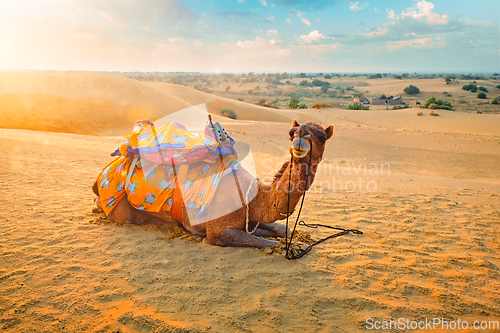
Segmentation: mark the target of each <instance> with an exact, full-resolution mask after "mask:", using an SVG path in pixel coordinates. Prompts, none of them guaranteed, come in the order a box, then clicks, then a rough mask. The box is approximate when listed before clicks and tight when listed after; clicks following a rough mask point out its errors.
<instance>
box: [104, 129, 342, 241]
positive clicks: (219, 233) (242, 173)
mask: <svg viewBox="0 0 500 333" xmlns="http://www.w3.org/2000/svg"><path fill="white" fill-rule="evenodd" d="M308 133H311V134H312V135H311V140H310V142H311V144H312V150H311V149H309V151H308V152H307V155H305V156H304V157H302V158H298V157H296V156H294V155H292V159H293V163H292V164H291V165H290V163H289V162H286V163H284V164H283V166H282V167H281V169H280V170H279V171H278V172H277V173H276V175H275V176H274V180H273V182H272V184H266V183H263V182H261V181H259V180H257V181H256V182H254V184H253V187H257V188H258V191H257V194H256V196H255V198H254V199H253V200H252V201H251V202H250V203H249V207H248V212H249V222H250V223H249V230H253V228H254V227H255V225H256V224H257V222H260V225H259V227H258V228H257V230H256V231H255V232H254V234H253V235H250V234H248V233H247V232H246V231H245V218H246V207H241V208H239V209H236V210H234V211H232V212H229V213H227V212H225V211H224V209H225V207H227V205H228V203H234V200H238V201H240V199H239V196H238V195H234V194H235V190H234V188H235V184H234V178H233V177H230V176H225V177H223V178H222V179H221V181H220V183H219V187H218V191H217V192H216V195H215V197H214V199H213V201H212V203H211V205H210V210H209V215H208V216H207V217H206V220H207V222H204V223H201V224H197V225H194V226H192V225H191V224H190V222H189V217H188V214H187V211H186V208H184V209H183V213H182V224H181V223H179V222H178V221H175V220H174V219H173V218H172V215H171V214H170V212H163V213H148V212H144V211H138V210H136V209H134V208H133V207H132V206H131V205H130V204H129V203H128V201H127V200H122V201H121V202H120V203H119V204H118V205H117V206H116V207H115V208H114V210H113V211H112V213H111V215H110V218H111V219H112V220H113V221H115V222H116V223H135V224H144V223H150V224H155V225H160V224H165V223H167V224H173V225H179V226H182V227H184V228H185V229H186V230H188V231H189V232H191V233H193V234H197V235H200V236H206V237H207V240H208V241H209V242H210V243H211V244H214V245H220V246H247V247H258V248H264V247H272V246H274V245H278V242H276V241H272V240H268V239H264V238H261V237H259V236H264V237H285V235H286V232H287V231H286V227H285V226H284V225H283V224H280V223H275V222H276V221H278V220H283V219H285V218H286V216H283V215H281V214H279V213H278V212H277V210H278V211H279V212H281V213H286V212H287V199H288V195H287V190H288V179H289V177H290V179H291V184H293V185H298V186H293V188H292V190H291V192H290V202H289V207H290V212H291V211H293V210H294V208H295V206H296V205H297V203H298V202H299V200H300V198H301V197H302V195H303V194H304V192H305V191H307V190H308V189H309V187H310V186H311V184H312V182H313V180H314V175H315V173H316V168H317V166H318V164H319V162H320V161H321V158H322V156H323V153H324V150H325V142H326V140H328V139H330V138H331V137H332V135H333V125H330V126H329V127H328V128H326V129H323V127H321V125H319V124H316V123H314V122H307V123H304V124H302V125H300V126H299V124H298V123H297V121H296V120H295V119H294V120H293V124H292V129H291V130H290V140H291V141H292V146H294V147H309V143H308V142H309V140H308V139H305V138H304V136H306V137H307V134H308ZM304 140H307V142H305V141H304ZM292 151H293V148H292V147H291V148H290V152H291V153H292ZM311 151H312V156H311ZM309 159H311V170H308V163H309ZM290 169H291V172H292V174H291V176H290ZM252 179H253V177H252V175H251V174H250V173H249V172H248V171H247V170H245V169H244V168H243V167H241V166H240V167H239V168H238V181H239V183H240V186H241V190H242V192H243V194H245V193H246V191H247V189H248V188H249V186H250V184H251V182H252ZM308 179H309V181H308ZM231 188H232V190H230V189H231ZM236 193H237V192H236ZM96 204H97V205H98V206H99V200H98V199H97V200H96ZM274 204H276V208H275V207H274V206H273V205H274ZM240 206H241V204H240ZM220 216H222V217H220ZM288 232H289V231H288Z"/></svg>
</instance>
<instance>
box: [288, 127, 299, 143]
mask: <svg viewBox="0 0 500 333" xmlns="http://www.w3.org/2000/svg"><path fill="white" fill-rule="evenodd" d="M298 129H299V127H298V126H297V127H293V128H292V129H290V140H293V137H294V136H295V132H297V130H298Z"/></svg>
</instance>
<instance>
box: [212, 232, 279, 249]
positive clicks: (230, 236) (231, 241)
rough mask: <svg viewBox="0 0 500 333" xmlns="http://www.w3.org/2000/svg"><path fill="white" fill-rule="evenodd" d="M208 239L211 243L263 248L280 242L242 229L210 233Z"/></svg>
mask: <svg viewBox="0 0 500 333" xmlns="http://www.w3.org/2000/svg"><path fill="white" fill-rule="evenodd" d="M207 239H208V242H209V243H211V244H213V245H219V246H234V247H257V248H261V249H262V248H265V247H273V246H275V245H279V242H276V241H272V240H268V239H264V238H260V237H257V236H254V235H250V234H247V233H246V232H245V231H243V230H240V229H225V230H223V231H221V232H220V233H219V234H218V235H217V236H215V235H212V234H210V233H208V235H207Z"/></svg>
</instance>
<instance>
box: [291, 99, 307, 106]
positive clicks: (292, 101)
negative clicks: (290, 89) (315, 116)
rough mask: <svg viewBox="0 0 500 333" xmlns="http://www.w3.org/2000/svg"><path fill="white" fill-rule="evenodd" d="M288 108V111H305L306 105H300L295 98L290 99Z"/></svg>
mask: <svg viewBox="0 0 500 333" xmlns="http://www.w3.org/2000/svg"><path fill="white" fill-rule="evenodd" d="M288 107H289V108H290V109H307V105H306V104H304V103H300V101H299V100H298V99H297V98H292V99H291V100H290V102H288Z"/></svg>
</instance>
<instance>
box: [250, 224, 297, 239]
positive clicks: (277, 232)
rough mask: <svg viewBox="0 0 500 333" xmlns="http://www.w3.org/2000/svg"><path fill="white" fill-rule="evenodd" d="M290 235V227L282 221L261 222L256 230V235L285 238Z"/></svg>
mask: <svg viewBox="0 0 500 333" xmlns="http://www.w3.org/2000/svg"><path fill="white" fill-rule="evenodd" d="M287 233H288V237H290V228H287V226H286V225H284V224H281V223H277V222H275V223H260V224H259V227H258V228H257V230H255V232H254V235H255V236H261V237H281V238H285V237H286V236H287Z"/></svg>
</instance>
